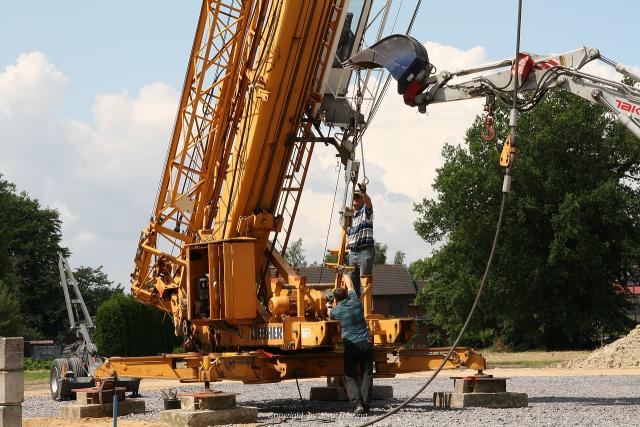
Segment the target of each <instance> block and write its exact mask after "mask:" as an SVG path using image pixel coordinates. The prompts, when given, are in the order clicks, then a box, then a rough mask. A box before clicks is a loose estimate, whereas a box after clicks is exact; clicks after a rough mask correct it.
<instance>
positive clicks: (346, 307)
mask: <svg viewBox="0 0 640 427" xmlns="http://www.w3.org/2000/svg"><path fill="white" fill-rule="evenodd" d="M342 277H343V279H344V282H345V284H346V285H347V289H348V292H347V290H345V289H344V288H336V289H335V290H334V291H333V301H334V304H335V306H334V307H333V308H331V309H330V310H329V315H330V316H331V318H332V319H336V320H339V321H340V324H341V325H342V342H343V343H344V380H345V388H346V390H347V395H348V396H349V400H350V401H351V404H352V405H353V406H354V413H356V414H364V413H366V412H368V411H369V408H370V407H371V397H372V396H371V394H372V390H373V345H372V343H371V334H370V333H369V329H368V328H367V322H366V321H365V319H364V309H363V307H362V303H361V302H360V300H359V299H358V296H357V295H356V292H355V289H354V286H353V281H352V280H351V278H350V277H349V275H348V274H344V275H343V276H342ZM358 370H360V373H361V374H362V387H361V388H359V387H358V382H357V380H356V378H357V377H358Z"/></svg>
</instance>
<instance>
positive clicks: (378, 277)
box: [297, 264, 416, 296]
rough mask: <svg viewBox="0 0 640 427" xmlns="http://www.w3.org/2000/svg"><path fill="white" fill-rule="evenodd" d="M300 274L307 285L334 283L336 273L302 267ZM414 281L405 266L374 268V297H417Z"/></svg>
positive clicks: (317, 268)
mask: <svg viewBox="0 0 640 427" xmlns="http://www.w3.org/2000/svg"><path fill="white" fill-rule="evenodd" d="M297 270H298V274H300V275H301V276H306V277H307V283H333V280H334V278H335V273H334V271H333V270H331V269H329V268H326V267H301V268H298V269H297ZM415 294H416V288H415V286H414V284H413V279H412V278H411V276H410V275H409V272H408V271H407V269H406V268H405V266H404V265H401V264H385V265H374V266H373V295H374V296H375V295H415Z"/></svg>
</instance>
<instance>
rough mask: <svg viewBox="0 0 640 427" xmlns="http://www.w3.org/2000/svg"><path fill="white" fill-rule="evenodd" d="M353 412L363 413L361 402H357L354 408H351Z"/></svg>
mask: <svg viewBox="0 0 640 427" xmlns="http://www.w3.org/2000/svg"><path fill="white" fill-rule="evenodd" d="M353 413H354V414H356V415H362V414H364V413H365V410H364V406H363V405H362V403H358V404H357V405H356V409H354V410H353Z"/></svg>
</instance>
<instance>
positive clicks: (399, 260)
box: [393, 251, 407, 265]
mask: <svg viewBox="0 0 640 427" xmlns="http://www.w3.org/2000/svg"><path fill="white" fill-rule="evenodd" d="M406 256H407V254H406V253H404V252H402V251H396V254H395V255H394V256H393V263H394V264H402V265H404V259H405V257H406Z"/></svg>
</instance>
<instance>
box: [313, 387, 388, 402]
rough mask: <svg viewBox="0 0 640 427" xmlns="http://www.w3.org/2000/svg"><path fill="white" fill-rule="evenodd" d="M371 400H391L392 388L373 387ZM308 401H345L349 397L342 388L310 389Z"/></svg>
mask: <svg viewBox="0 0 640 427" xmlns="http://www.w3.org/2000/svg"><path fill="white" fill-rule="evenodd" d="M372 398H373V400H386V399H393V386H390V385H374V386H373V396H372ZM309 400H321V401H327V400H328V401H347V400H349V397H348V396H347V393H346V392H345V390H344V387H311V391H310V392H309Z"/></svg>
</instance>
